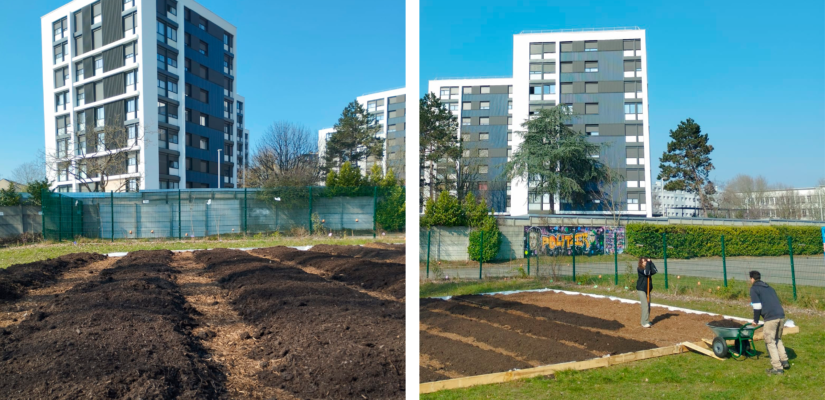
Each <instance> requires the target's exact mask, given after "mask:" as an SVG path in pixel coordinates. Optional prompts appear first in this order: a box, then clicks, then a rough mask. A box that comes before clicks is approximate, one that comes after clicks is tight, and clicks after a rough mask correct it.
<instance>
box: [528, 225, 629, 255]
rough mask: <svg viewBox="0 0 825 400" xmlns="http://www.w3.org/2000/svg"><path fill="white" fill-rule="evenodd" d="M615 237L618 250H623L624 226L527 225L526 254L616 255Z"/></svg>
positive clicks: (621, 251) (619, 251) (620, 251)
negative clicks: (614, 253) (614, 251)
mask: <svg viewBox="0 0 825 400" xmlns="http://www.w3.org/2000/svg"><path fill="white" fill-rule="evenodd" d="M614 230H615V236H616V245H615V249H616V252H618V253H619V254H621V253H623V252H624V243H625V232H624V228H615V229H613V228H608V227H602V226H597V227H583V226H579V227H572V226H528V227H525V228H524V254H525V255H528V254H529V255H554V256H559V255H571V254H572V253H573V252H575V253H576V255H585V256H594V255H603V254H613V249H614V245H613V236H614Z"/></svg>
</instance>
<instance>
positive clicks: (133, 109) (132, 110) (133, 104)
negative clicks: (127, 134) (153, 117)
mask: <svg viewBox="0 0 825 400" xmlns="http://www.w3.org/2000/svg"><path fill="white" fill-rule="evenodd" d="M135 118H137V98H131V99H129V100H126V120H127V121H128V120H132V119H135Z"/></svg>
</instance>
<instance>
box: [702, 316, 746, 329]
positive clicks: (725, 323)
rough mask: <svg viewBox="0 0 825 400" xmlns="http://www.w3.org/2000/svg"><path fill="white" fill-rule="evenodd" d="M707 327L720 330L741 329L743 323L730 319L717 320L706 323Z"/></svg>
mask: <svg viewBox="0 0 825 400" xmlns="http://www.w3.org/2000/svg"><path fill="white" fill-rule="evenodd" d="M708 325H711V326H716V327H720V328H741V327H742V325H745V323H744V322H737V321H733V320H730V319H724V318H723V319H718V320H715V321H710V322H708Z"/></svg>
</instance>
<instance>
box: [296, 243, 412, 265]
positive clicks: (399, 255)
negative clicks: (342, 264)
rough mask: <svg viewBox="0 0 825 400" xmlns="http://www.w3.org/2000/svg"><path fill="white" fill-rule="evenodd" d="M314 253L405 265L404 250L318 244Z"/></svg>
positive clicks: (313, 248) (313, 247) (313, 249)
mask: <svg viewBox="0 0 825 400" xmlns="http://www.w3.org/2000/svg"><path fill="white" fill-rule="evenodd" d="M312 251H316V252H321V253H330V254H339V255H343V256H350V257H359V258H367V259H370V260H373V261H388V262H394V263H399V264H403V263H404V254H405V253H404V249H403V248H401V249H384V248H372V247H364V246H342V245H337V244H317V245H315V246H312Z"/></svg>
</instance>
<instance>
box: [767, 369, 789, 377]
mask: <svg viewBox="0 0 825 400" xmlns="http://www.w3.org/2000/svg"><path fill="white" fill-rule="evenodd" d="M766 372H767V373H768V375H782V374H784V373H785V371H783V370H781V369H773V368H768V369H767V370H766Z"/></svg>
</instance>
